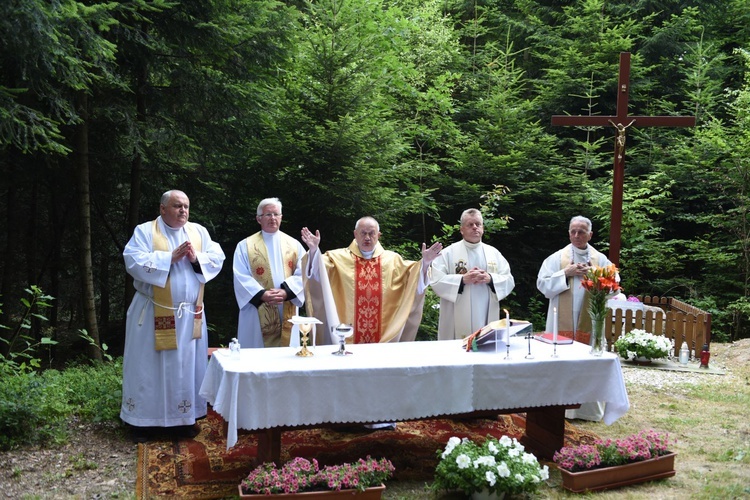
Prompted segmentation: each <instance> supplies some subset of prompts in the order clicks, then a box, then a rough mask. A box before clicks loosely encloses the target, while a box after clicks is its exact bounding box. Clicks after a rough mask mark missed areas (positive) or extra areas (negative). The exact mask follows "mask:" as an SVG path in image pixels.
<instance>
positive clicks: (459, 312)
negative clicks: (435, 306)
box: [430, 240, 515, 340]
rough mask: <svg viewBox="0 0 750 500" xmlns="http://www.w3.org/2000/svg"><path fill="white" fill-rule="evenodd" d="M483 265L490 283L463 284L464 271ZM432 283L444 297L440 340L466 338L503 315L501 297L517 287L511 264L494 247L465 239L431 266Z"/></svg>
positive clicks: (439, 294)
mask: <svg viewBox="0 0 750 500" xmlns="http://www.w3.org/2000/svg"><path fill="white" fill-rule="evenodd" d="M475 267H476V268H479V269H483V270H484V271H486V272H487V273H489V275H490V277H491V279H492V287H490V285H489V284H481V285H466V284H462V279H463V275H464V274H466V273H467V272H468V271H469V270H471V269H473V268H475ZM430 286H431V287H432V289H433V291H434V292H435V294H436V295H437V296H438V297H440V320H439V325H438V340H453V339H460V338H464V337H466V336H468V335H470V334H471V333H473V332H475V331H476V330H478V329H480V328H482V327H483V326H485V325H487V324H488V323H490V322H492V321H495V320H497V319H499V317H500V301H501V300H502V299H504V298H505V297H507V296H508V295H509V294H510V293H511V292H512V291H513V288H514V287H515V281H514V279H513V275H512V274H511V273H510V265H509V264H508V261H507V260H506V259H505V257H503V255H502V254H501V253H500V252H499V251H498V250H497V249H495V248H494V247H492V246H490V245H487V244H485V243H481V242H480V243H470V242H468V241H465V240H461V241H459V242H456V243H453V244H452V245H450V246H449V247H448V248H446V249H444V250H443V251H442V252H441V253H440V255H439V256H438V257H437V259H435V261H433V263H432V266H431V268H430Z"/></svg>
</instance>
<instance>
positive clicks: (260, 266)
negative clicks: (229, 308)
mask: <svg viewBox="0 0 750 500" xmlns="http://www.w3.org/2000/svg"><path fill="white" fill-rule="evenodd" d="M245 242H246V245H247V258H248V261H249V262H250V272H252V274H253V278H255V280H256V281H257V282H258V283H260V285H261V286H262V287H263V288H265V289H266V290H268V289H271V288H275V285H274V281H273V274H272V270H271V264H270V260H269V259H268V248H266V243H265V241H263V233H261V232H257V233H255V234H254V235H252V236H248V237H247V239H246V240H245ZM279 243H281V256H282V262H283V264H284V279H286V278H288V277H290V276H292V275H293V274H294V270H295V269H296V268H297V258H298V257H299V256H298V255H297V242H296V240H295V239H294V238H292V237H291V236H289V235H287V234H285V233H282V232H279ZM295 312H296V307H295V306H294V304H293V303H292V302H291V301H286V302H284V305H283V314H284V318H283V320H282V318H279V308H278V307H277V306H272V305H269V304H267V303H265V302H264V303H263V304H261V306H260V307H259V308H258V319H259V321H260V331H261V333H262V334H263V345H264V346H265V347H278V346H284V347H287V346H289V338H290V337H291V333H292V324H291V323H290V322H289V321H288V320H289V319H291V317H292V316H294V314H295Z"/></svg>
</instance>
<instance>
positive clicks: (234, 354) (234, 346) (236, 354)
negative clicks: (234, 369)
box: [229, 338, 240, 359]
mask: <svg viewBox="0 0 750 500" xmlns="http://www.w3.org/2000/svg"><path fill="white" fill-rule="evenodd" d="M229 354H230V357H231V358H232V359H240V342H239V341H238V340H237V339H236V338H233V339H232V341H231V342H230V343H229Z"/></svg>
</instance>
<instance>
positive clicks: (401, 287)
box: [305, 241, 424, 343]
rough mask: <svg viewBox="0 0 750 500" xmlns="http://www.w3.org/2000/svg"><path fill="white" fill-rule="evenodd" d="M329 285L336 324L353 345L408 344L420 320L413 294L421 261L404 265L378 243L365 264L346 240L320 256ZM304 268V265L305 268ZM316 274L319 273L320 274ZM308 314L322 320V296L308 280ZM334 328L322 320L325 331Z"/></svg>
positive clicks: (354, 244)
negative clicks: (350, 330) (345, 327)
mask: <svg viewBox="0 0 750 500" xmlns="http://www.w3.org/2000/svg"><path fill="white" fill-rule="evenodd" d="M321 259H322V262H323V266H324V267H325V272H326V273H327V276H328V280H329V282H330V297H331V300H332V301H333V303H334V304H333V306H334V308H335V310H336V314H337V316H338V317H337V318H336V321H338V322H340V323H345V324H349V325H352V326H353V327H354V335H353V337H352V341H353V342H354V343H365V342H399V341H404V340H414V338H415V337H416V334H417V329H418V328H419V323H420V321H421V319H422V305H423V304H424V293H422V294H419V293H417V289H418V284H419V275H420V273H421V268H422V262H421V261H417V262H414V261H408V260H404V259H402V258H401V256H400V255H398V254H397V253H395V252H390V251H387V250H384V249H383V247H382V246H381V245H380V243H378V244H377V245H376V246H375V251H374V252H373V256H372V258H371V259H365V258H364V257H363V256H362V254H361V253H360V251H359V248H358V247H357V242H356V241H352V243H351V244H350V245H349V247H348V248H339V249H336V250H329V251H328V252H326V253H325V254H324V255H322V256H321ZM305 265H306V264H305ZM321 272H322V270H321ZM306 286H308V287H309V292H310V299H311V300H310V301H308V302H306V307H308V306H311V305H312V306H313V307H312V308H308V314H310V313H311V310H312V314H319V315H324V314H325V311H326V309H327V307H326V306H325V305H324V302H325V300H324V297H325V296H326V293H323V292H321V291H320V290H319V288H320V286H318V284H317V283H315V282H314V280H312V281H311V282H308V284H307V285H306ZM332 326H333V327H335V325H333V324H330V318H328V317H327V316H326V326H325V329H323V331H325V332H327V331H329V329H330V328H331V327H332Z"/></svg>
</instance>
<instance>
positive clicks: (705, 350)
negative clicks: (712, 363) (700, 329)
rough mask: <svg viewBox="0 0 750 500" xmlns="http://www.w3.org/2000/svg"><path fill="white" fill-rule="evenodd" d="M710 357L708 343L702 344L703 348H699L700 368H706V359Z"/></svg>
mask: <svg viewBox="0 0 750 500" xmlns="http://www.w3.org/2000/svg"><path fill="white" fill-rule="evenodd" d="M710 358H711V353H710V352H709V351H708V343H705V344H703V350H701V366H700V367H701V368H708V360H709V359H710Z"/></svg>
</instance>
